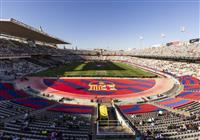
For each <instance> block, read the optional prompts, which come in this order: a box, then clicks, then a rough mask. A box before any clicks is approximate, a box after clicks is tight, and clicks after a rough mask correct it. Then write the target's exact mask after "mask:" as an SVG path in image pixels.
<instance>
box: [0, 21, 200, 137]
mask: <svg viewBox="0 0 200 140" xmlns="http://www.w3.org/2000/svg"><path fill="white" fill-rule="evenodd" d="M0 33H1V34H0V140H133V139H135V140H146V139H147V140H153V139H163V140H165V139H166V140H198V139H200V64H199V62H200V41H199V38H198V37H197V38H191V39H188V40H184V41H172V42H168V43H166V44H163V45H161V46H159V47H147V48H136V49H134V50H132V51H124V50H109V49H103V48H100V49H99V48H98V49H93V50H89V49H70V48H62V49H61V48H59V47H58V44H64V45H71V43H70V42H68V41H65V40H62V39H60V38H59V37H56V36H52V35H50V34H49V33H47V32H44V31H42V30H39V29H37V28H35V27H33V26H32V25H28V24H26V23H23V22H21V21H19V20H16V19H13V18H11V19H1V20H0Z"/></svg>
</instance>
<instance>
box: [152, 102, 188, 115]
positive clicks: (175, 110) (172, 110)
mask: <svg viewBox="0 0 200 140" xmlns="http://www.w3.org/2000/svg"><path fill="white" fill-rule="evenodd" d="M149 104H152V105H155V106H157V107H160V108H163V109H166V110H168V111H171V112H174V113H178V114H182V115H185V116H190V113H189V112H186V111H182V110H179V109H173V108H171V107H168V106H165V105H161V104H158V103H155V102H149Z"/></svg>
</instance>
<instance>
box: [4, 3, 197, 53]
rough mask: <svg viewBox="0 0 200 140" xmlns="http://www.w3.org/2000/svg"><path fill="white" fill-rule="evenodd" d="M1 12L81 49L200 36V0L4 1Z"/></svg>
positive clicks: (146, 44) (141, 45) (115, 47)
mask: <svg viewBox="0 0 200 140" xmlns="http://www.w3.org/2000/svg"><path fill="white" fill-rule="evenodd" d="M0 12H1V13H0V16H1V17H0V18H3V19H7V18H14V19H16V20H19V21H21V22H24V23H26V24H28V25H31V26H33V27H35V28H39V27H40V26H41V27H42V29H43V30H44V31H45V32H47V33H49V34H51V35H54V36H56V37H58V38H61V39H63V40H65V41H67V42H70V43H71V44H72V45H70V46H69V47H75V46H77V47H78V48H81V49H93V48H104V49H110V50H118V49H128V48H144V47H149V46H150V45H155V44H163V43H167V42H170V41H176V40H189V39H192V38H197V37H199V36H200V0H0ZM181 26H184V27H185V32H180V28H181ZM161 34H164V35H165V37H164V38H162V37H161ZM140 37H142V38H143V39H140Z"/></svg>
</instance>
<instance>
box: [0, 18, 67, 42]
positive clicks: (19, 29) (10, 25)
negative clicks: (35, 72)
mask: <svg viewBox="0 0 200 140" xmlns="http://www.w3.org/2000/svg"><path fill="white" fill-rule="evenodd" d="M0 33H2V34H7V35H11V36H16V37H21V38H27V39H31V40H35V41H41V42H46V43H53V44H70V43H68V42H65V41H63V40H61V39H58V38H56V37H54V36H51V35H49V34H47V33H45V32H43V31H40V30H38V29H36V28H33V27H31V26H29V25H26V24H24V23H22V22H20V21H17V20H15V19H0Z"/></svg>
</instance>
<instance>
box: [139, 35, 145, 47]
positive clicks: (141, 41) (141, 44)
mask: <svg viewBox="0 0 200 140" xmlns="http://www.w3.org/2000/svg"><path fill="white" fill-rule="evenodd" d="M143 39H144V38H143V36H139V40H140V48H142V46H143Z"/></svg>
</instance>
